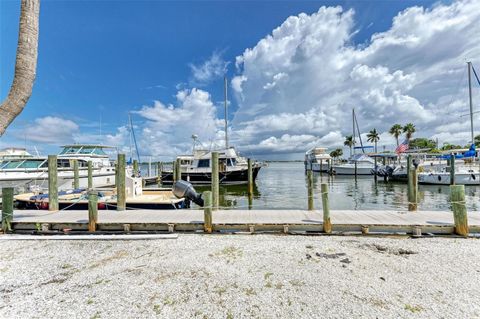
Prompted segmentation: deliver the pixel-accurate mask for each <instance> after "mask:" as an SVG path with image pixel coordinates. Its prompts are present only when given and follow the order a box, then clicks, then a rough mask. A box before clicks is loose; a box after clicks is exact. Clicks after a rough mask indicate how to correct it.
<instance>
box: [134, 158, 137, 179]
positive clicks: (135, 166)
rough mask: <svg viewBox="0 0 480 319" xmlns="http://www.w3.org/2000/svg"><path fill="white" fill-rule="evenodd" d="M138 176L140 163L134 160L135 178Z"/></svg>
mask: <svg viewBox="0 0 480 319" xmlns="http://www.w3.org/2000/svg"><path fill="white" fill-rule="evenodd" d="M137 175H138V161H137V160H133V176H135V177H137Z"/></svg>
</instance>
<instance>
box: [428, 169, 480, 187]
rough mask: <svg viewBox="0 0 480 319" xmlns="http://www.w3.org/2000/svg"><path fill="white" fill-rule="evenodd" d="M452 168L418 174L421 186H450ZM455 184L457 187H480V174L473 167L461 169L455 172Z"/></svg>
mask: <svg viewBox="0 0 480 319" xmlns="http://www.w3.org/2000/svg"><path fill="white" fill-rule="evenodd" d="M450 180H451V179H450V167H448V168H447V167H446V168H444V169H442V171H440V172H422V173H418V183H419V184H434V185H450ZM455 184H457V185H480V172H479V170H478V168H477V169H474V168H473V167H466V166H465V167H459V169H458V170H456V171H455Z"/></svg>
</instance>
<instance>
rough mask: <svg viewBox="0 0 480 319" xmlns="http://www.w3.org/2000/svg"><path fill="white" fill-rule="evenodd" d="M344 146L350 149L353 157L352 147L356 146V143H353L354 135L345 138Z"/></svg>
mask: <svg viewBox="0 0 480 319" xmlns="http://www.w3.org/2000/svg"><path fill="white" fill-rule="evenodd" d="M343 145H345V146H348V147H349V148H350V156H352V146H353V145H355V143H354V142H353V135H348V136H345V142H343ZM342 153H343V152H342Z"/></svg>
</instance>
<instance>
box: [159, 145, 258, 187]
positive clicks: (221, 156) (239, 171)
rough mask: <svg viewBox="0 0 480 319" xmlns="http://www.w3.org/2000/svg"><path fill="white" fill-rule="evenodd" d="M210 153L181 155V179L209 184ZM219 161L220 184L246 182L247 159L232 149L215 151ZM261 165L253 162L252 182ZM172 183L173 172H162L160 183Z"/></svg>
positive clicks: (196, 152) (199, 152) (202, 151)
mask: <svg viewBox="0 0 480 319" xmlns="http://www.w3.org/2000/svg"><path fill="white" fill-rule="evenodd" d="M212 152H213V151H208V150H194V152H193V155H181V156H178V157H177V159H179V160H180V170H181V175H182V179H183V180H185V181H187V182H190V183H192V184H210V183H211V180H212V163H211V158H212ZM216 152H218V161H219V180H220V184H244V183H247V182H248V162H247V159H246V158H244V157H241V156H239V155H238V153H237V151H236V150H235V148H233V147H229V148H227V149H222V150H218V151H216ZM262 166H263V165H262V164H261V163H259V162H254V163H253V165H252V173H253V180H255V178H256V177H257V174H258V171H259V170H260V168H261V167H262ZM172 182H173V170H163V171H162V183H166V184H169V183H172Z"/></svg>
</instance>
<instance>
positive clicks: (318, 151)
mask: <svg viewBox="0 0 480 319" xmlns="http://www.w3.org/2000/svg"><path fill="white" fill-rule="evenodd" d="M331 159H332V157H331V156H330V155H329V154H328V153H327V149H326V148H324V147H314V148H312V149H310V150H308V151H307V152H306V153H305V169H306V170H312V171H314V172H326V171H328V168H329V161H330V160H331Z"/></svg>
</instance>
